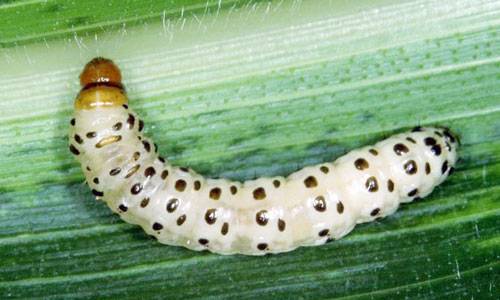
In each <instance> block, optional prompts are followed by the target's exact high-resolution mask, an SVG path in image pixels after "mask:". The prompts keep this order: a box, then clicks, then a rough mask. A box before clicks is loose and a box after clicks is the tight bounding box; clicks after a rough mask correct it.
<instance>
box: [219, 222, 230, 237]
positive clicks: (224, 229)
mask: <svg viewBox="0 0 500 300" xmlns="http://www.w3.org/2000/svg"><path fill="white" fill-rule="evenodd" d="M228 232H229V224H228V223H227V222H226V223H224V224H222V227H221V229H220V233H221V234H222V235H226V234H227V233H228Z"/></svg>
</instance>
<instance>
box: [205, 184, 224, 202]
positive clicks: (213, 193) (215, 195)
mask: <svg viewBox="0 0 500 300" xmlns="http://www.w3.org/2000/svg"><path fill="white" fill-rule="evenodd" d="M221 193H222V190H221V189H220V188H218V187H216V188H213V189H211V190H210V192H209V193H208V196H209V197H210V199H213V200H219V198H220V195H221Z"/></svg>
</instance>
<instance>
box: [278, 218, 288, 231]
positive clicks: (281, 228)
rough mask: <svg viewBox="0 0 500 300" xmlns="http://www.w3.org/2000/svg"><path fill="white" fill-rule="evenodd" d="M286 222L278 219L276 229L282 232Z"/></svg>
mask: <svg viewBox="0 0 500 300" xmlns="http://www.w3.org/2000/svg"><path fill="white" fill-rule="evenodd" d="M285 228H286V223H285V221H283V220H282V219H278V230H279V231H281V232H283V231H285Z"/></svg>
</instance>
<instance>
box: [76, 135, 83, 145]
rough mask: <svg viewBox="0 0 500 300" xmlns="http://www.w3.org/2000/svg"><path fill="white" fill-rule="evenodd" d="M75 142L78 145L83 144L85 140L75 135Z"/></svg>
mask: <svg viewBox="0 0 500 300" xmlns="http://www.w3.org/2000/svg"><path fill="white" fill-rule="evenodd" d="M75 141H76V142H77V143H78V144H83V139H82V138H81V137H80V136H79V135H78V134H75Z"/></svg>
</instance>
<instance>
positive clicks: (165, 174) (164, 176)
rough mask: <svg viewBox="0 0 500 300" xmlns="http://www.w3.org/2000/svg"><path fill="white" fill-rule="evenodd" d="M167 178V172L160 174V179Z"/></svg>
mask: <svg viewBox="0 0 500 300" xmlns="http://www.w3.org/2000/svg"><path fill="white" fill-rule="evenodd" d="M167 176H168V170H163V172H161V179H165V178H167Z"/></svg>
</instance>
